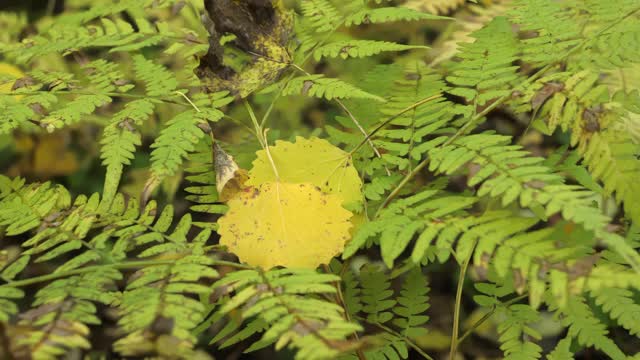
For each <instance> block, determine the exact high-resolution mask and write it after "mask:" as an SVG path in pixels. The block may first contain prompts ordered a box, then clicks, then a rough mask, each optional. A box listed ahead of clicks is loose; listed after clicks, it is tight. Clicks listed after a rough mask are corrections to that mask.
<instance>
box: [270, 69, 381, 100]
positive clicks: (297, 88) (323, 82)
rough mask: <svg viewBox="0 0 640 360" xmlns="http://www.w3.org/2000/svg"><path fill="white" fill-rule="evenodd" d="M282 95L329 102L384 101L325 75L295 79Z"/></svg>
mask: <svg viewBox="0 0 640 360" xmlns="http://www.w3.org/2000/svg"><path fill="white" fill-rule="evenodd" d="M282 95H285V96H286V95H307V96H312V97H317V98H325V99H327V100H332V99H347V98H360V99H370V100H377V101H384V99H382V98H380V97H379V96H376V95H373V94H370V93H368V92H366V91H363V90H360V89H358V88H357V87H355V86H353V85H351V84H349V83H346V82H344V81H342V80H339V79H330V78H325V77H324V76H323V75H309V76H301V77H297V78H293V79H291V81H289V82H288V83H287V85H286V86H285V87H284V89H283V90H282Z"/></svg>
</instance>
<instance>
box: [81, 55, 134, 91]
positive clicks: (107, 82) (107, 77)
mask: <svg viewBox="0 0 640 360" xmlns="http://www.w3.org/2000/svg"><path fill="white" fill-rule="evenodd" d="M83 69H84V70H85V71H86V72H87V77H88V78H89V82H90V83H91V86H92V87H94V88H96V89H97V90H99V91H101V92H109V91H118V92H123V93H124V92H127V91H129V90H131V89H132V88H133V85H132V84H129V83H128V82H127V81H125V79H126V77H125V75H124V74H123V73H122V71H120V67H119V66H118V65H117V64H115V63H113V62H109V61H106V60H103V59H99V60H94V61H92V62H90V63H88V64H86V65H84V66H83Z"/></svg>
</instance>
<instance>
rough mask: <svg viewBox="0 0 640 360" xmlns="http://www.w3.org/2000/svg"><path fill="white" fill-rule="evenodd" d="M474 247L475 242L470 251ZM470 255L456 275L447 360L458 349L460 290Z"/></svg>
mask: <svg viewBox="0 0 640 360" xmlns="http://www.w3.org/2000/svg"><path fill="white" fill-rule="evenodd" d="M475 247H476V241H475V240H474V243H473V245H472V247H471V248H472V249H473V248H475ZM471 254H473V251H470V252H469V255H468V256H467V258H466V259H464V262H463V263H462V268H461V269H460V274H459V275H458V286H457V289H456V303H455V308H454V310H453V330H452V332H451V350H450V351H449V359H450V360H453V359H455V357H456V351H457V349H458V331H459V327H460V308H461V307H462V288H463V287H464V280H465V278H466V277H467V268H468V267H469V262H470V261H471Z"/></svg>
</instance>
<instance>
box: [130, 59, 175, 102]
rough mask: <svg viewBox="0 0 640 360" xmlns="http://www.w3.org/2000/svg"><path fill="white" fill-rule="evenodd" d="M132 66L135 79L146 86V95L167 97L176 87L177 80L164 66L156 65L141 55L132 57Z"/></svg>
mask: <svg viewBox="0 0 640 360" xmlns="http://www.w3.org/2000/svg"><path fill="white" fill-rule="evenodd" d="M133 64H134V69H135V71H136V77H137V78H139V79H140V80H142V81H143V82H144V84H145V86H146V94H147V95H149V96H163V95H169V94H171V93H173V92H174V91H175V90H176V88H177V87H178V80H176V78H175V76H174V74H172V73H171V72H169V70H167V69H166V68H165V67H164V66H162V65H160V64H156V63H155V62H153V61H151V60H148V59H146V58H145V57H144V56H142V55H136V56H134V57H133Z"/></svg>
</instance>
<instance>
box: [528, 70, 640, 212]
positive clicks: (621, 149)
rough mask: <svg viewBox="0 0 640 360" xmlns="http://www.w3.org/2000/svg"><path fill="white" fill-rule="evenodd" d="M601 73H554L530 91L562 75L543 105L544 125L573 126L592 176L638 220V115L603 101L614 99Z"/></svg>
mask: <svg viewBox="0 0 640 360" xmlns="http://www.w3.org/2000/svg"><path fill="white" fill-rule="evenodd" d="M598 77H599V75H598V74H597V73H594V72H591V71H580V72H577V73H575V74H571V75H568V74H563V73H559V74H554V75H552V76H551V77H547V78H543V79H541V80H540V81H539V82H538V83H536V84H533V85H532V90H529V91H537V92H536V93H537V94H540V93H543V92H544V87H542V86H543V85H542V84H546V83H549V82H550V81H555V82H557V81H558V80H560V81H562V82H561V83H557V84H558V91H556V92H554V93H553V94H552V96H551V97H550V98H549V99H548V100H547V101H546V102H544V103H543V105H542V107H541V108H540V115H541V116H542V117H546V119H547V120H546V122H545V124H544V125H546V129H544V131H545V132H546V133H548V134H551V133H552V132H553V131H554V130H555V129H556V128H558V127H559V128H561V129H562V130H564V131H571V145H572V146H577V150H578V152H579V153H580V155H581V156H582V157H583V159H584V161H583V162H584V163H585V164H586V165H587V168H588V169H589V173H590V174H591V176H592V177H593V178H594V179H596V180H600V181H602V182H603V183H604V190H605V194H615V199H616V200H617V201H618V202H622V203H624V206H625V211H626V214H627V215H628V216H629V217H630V218H631V219H633V220H637V219H639V218H640V212H639V211H638V208H637V206H634V205H633V204H635V203H637V201H638V200H640V199H639V198H638V196H637V194H639V193H640V188H639V187H638V186H640V185H639V184H638V182H637V181H634V179H635V178H637V177H638V176H640V160H638V159H636V158H635V155H634V154H636V153H637V152H638V149H640V148H639V147H638V144H637V143H636V140H635V139H634V138H633V134H634V132H633V126H634V121H633V119H632V118H631V115H630V114H629V113H627V112H626V111H624V110H621V109H606V108H604V107H603V106H602V104H604V103H606V102H608V101H609V91H608V89H607V86H606V85H603V84H599V83H598ZM541 87H542V88H541ZM533 89H539V90H533ZM536 96H538V95H534V98H535V97H536ZM545 100H546V99H545ZM532 102H533V100H532ZM521 109H522V110H524V109H526V106H524V107H521Z"/></svg>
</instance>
